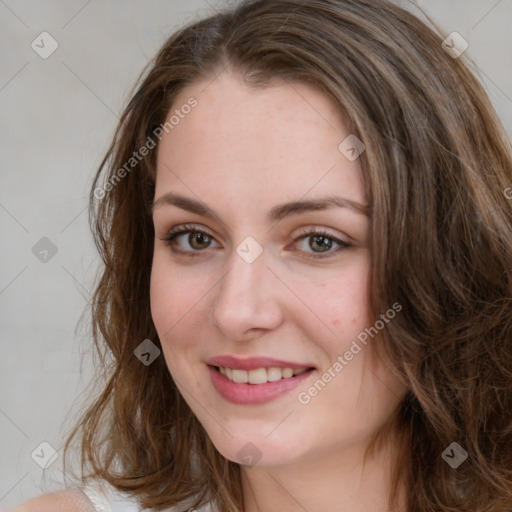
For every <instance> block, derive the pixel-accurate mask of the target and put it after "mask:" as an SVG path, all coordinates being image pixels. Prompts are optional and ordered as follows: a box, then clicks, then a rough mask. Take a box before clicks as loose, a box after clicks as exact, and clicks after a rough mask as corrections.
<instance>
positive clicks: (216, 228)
mask: <svg viewBox="0 0 512 512" xmlns="http://www.w3.org/2000/svg"><path fill="white" fill-rule="evenodd" d="M191 98H194V99H191ZM186 105H189V106H190V105H192V107H190V108H189V107H186ZM169 115H174V118H173V119H172V120H171V123H170V124H169V125H167V129H168V130H167V131H168V133H164V135H163V138H162V141H161V143H160V145H159V148H158V166H157V179H156V191H155V203H154V226H155V233H156V236H155V246H154V259H153V267H152V274H151V311H152V317H153V321H154V323H155V326H156V329H157V332H158V335H159V338H160V341H161V344H162V347H163V355H164V357H165V360H166V363H167V365H168V368H169V370H170V373H171V375H172V377H173V379H174V381H175V382H176V385H177V386H178V388H179V390H180V392H181V394H182V395H183V397H184V399H185V400H186V401H187V403H188V405H189V406H190V408H191V409H192V411H193V412H194V413H195V415H196V416H197V418H198V419H199V421H200V422H201V423H202V425H203V426H204V428H205V430H206V431H207V433H208V435H209V436H210V438H211V440H212V441H213V443H214V444H215V446H216V447H217V449H218V450H219V451H220V452H221V453H222V454H223V455H224V456H225V457H227V458H228V459H231V460H233V461H236V462H242V463H248V464H260V465H278V464H290V463H295V462H304V461H311V460H313V459H314V458H317V457H322V456H330V455H333V454H339V453H341V452H344V453H347V448H349V447H350V449H353V448H354V447H357V446H363V445H366V442H367V440H368V437H369V436H371V435H372V434H373V433H374V431H375V430H376V429H377V428H378V427H379V426H380V425H381V424H382V423H383V422H384V421H385V420H386V419H387V418H388V416H389V414H390V413H391V410H392V409H393V408H394V407H395V406H396V405H397V403H398V402H399V401H400V400H401V398H402V397H403V394H404V390H403V389H401V387H400V386H399V384H398V383H397V382H395V380H394V379H393V378H392V377H391V374H390V372H389V370H388V369H387V367H386V366H385V365H384V364H383V363H382V362H380V363H373V362H372V360H371V359H370V351H371V350H372V349H373V346H374V345H375V344H376V343H379V341H380V340H379V335H378V332H380V330H381V329H382V326H383V325H384V323H387V322H392V321H393V320H392V318H393V317H394V316H395V314H396V311H398V309H399V305H396V304H395V308H393V307H392V305H391V304H390V305H389V308H390V309H389V310H388V312H386V311H381V312H378V313H381V317H380V319H379V316H377V317H376V318H372V317H370V312H369V302H368V301H369V278H370V275H369V271H370V253H369V249H368V241H369V226H370V223H369V218H368V217H367V216H366V215H365V214H364V213H361V212H360V211H358V209H357V207H354V205H361V207H362V208H364V206H366V205H367V198H366V197H365V192H364V187H363V183H362V179H361V169H360V164H359V159H358V158H357V153H358V149H359V150H360V148H358V147H356V146H354V139H353V138H349V139H348V140H347V141H345V139H347V137H349V136H350V135H351V134H350V133H349V132H348V131H347V129H346V128H345V126H344V124H343V122H342V119H341V116H340V115H339V113H338V112H337V109H336V107H335V105H334V104H333V103H332V102H331V101H330V100H329V99H328V98H327V97H326V96H324V95H323V94H321V93H320V92H318V91H316V90H315V89H313V88H310V87H309V86H307V85H304V84H297V83H294V84H288V83H285V82H279V83H278V82H276V84H275V85H274V86H272V87H270V88H267V89H253V88H249V87H248V86H246V85H244V84H243V83H242V82H241V81H240V80H239V78H238V77H237V76H234V75H231V74H228V73H227V72H225V73H222V74H221V75H219V76H218V77H217V78H216V79H215V80H213V81H211V82H202V83H196V84H193V85H191V86H189V87H188V88H186V89H185V90H184V91H182V93H181V94H180V95H179V97H178V98H177V100H176V102H175V104H174V107H173V112H171V113H170V114H169ZM168 119H169V118H168ZM343 141H345V142H344V144H342V145H341V148H340V143H342V142H343ZM352 148H353V150H352ZM328 198H329V199H330V201H331V202H327V199H328ZM171 231H183V233H182V234H175V236H174V237H172V241H165V238H167V237H168V236H169V233H170V232H171ZM370 328H372V329H373V330H372V329H370ZM365 329H367V330H366V331H365ZM292 375H293V376H292ZM247 380H248V381H249V382H246V381H247Z"/></svg>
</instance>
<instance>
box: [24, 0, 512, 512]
mask: <svg viewBox="0 0 512 512" xmlns="http://www.w3.org/2000/svg"><path fill="white" fill-rule="evenodd" d="M444 39H445V38H444V37H440V36H439V35H437V34H436V33H435V32H434V31H432V30H431V29H430V28H428V27H427V26H426V25H425V24H423V22H421V21H419V20H418V19H417V18H416V17H414V16H413V15H412V14H410V13H409V12H407V11H405V10H403V9H401V8H399V7H397V6H396V5H394V4H392V3H390V2H388V1H386V0H378V1H375V0H372V1H370V0H357V1H354V0H313V1H308V2H303V1H300V0H278V1H272V2H269V1H265V0H249V1H245V2H242V3H241V4H240V5H239V6H237V7H235V8H233V9H231V10H229V11H226V12H224V13H222V14H218V15H215V16H212V17H210V18H208V19H205V20H202V21H199V22H196V23H194V24H192V25H190V26H188V27H186V28H184V29H183V30H181V31H179V32H178V33H177V34H175V35H173V36H172V37H171V38H170V39H169V40H168V41H167V42H166V43H165V44H164V46H163V47H162V49H161V50H160V52H159V54H158V55H157V57H156V59H155V60H154V62H153V63H152V64H151V66H150V68H149V70H148V71H147V73H146V75H145V77H144V78H143V80H142V83H141V85H140V86H139V88H138V90H137V92H136V93H135V94H134V96H133V98H132V100H131V101H130V103H129V105H128V106H127V108H126V109H125V111H124V113H123V115H122V117H121V121H120V124H119V129H118V131H117V134H116V137H115V139H114V141H113V142H112V145H111V147H110V149H109V151H108V153H107V155H106V157H105V159H104V161H103V164H102V166H101V168H100V170H99V171H98V174H97V176H96V179H95V181H94V184H93V187H92V191H91V212H92V215H93V229H94V233H95V236H96V242H97V245H98V248H99V250H100V253H101V255H102V257H103V261H104V263H105V270H104V272H103V274H102V277H101V280H100V282H99V284H98V287H97V289H96V293H95V296H94V304H93V327H94V339H95V341H96V344H97V347H98V349H99V352H100V354H102V355H103V363H104V365H105V366H106V367H107V368H108V371H109V374H108V382H107V385H106V386H105V389H104V391H103V393H102V394H101V396H99V397H98V399H97V400H96V401H95V402H94V403H93V404H92V405H91V407H90V408H89V409H88V411H87V412H86V413H85V414H84V416H83V418H82V419H81V421H80V423H79V424H78V425H77V427H76V428H75V430H74V431H73V432H72V433H71V435H70V437H69V439H68V442H67V444H66V448H67V449H68V448H69V445H70V443H71V441H72V440H73V439H74V438H75V436H77V435H79V436H80V440H81V446H82V471H83V475H84V479H83V483H84V484H87V486H84V487H82V489H81V490H80V489H78V488H77V489H69V490H67V491H62V492H60V493H55V494H52V495H45V496H43V497H40V498H36V500H32V502H28V503H26V504H24V505H22V506H21V508H20V510H36V509H37V510H39V511H40V510H46V509H48V510H50V509H51V510H55V509H56V507H57V505H62V506H63V507H67V509H74V510H89V509H90V510H109V509H111V510H113V511H114V512H116V511H129V510H137V505H136V504H137V503H140V504H141V505H142V506H143V507H146V508H151V509H153V510H169V511H171V510H172V511H175V510H196V509H199V510H216V511H242V510H243V511H244V512H255V511H257V510H260V511H265V512H267V511H274V510H280V511H292V510H293V511H295V510H307V511H309V512H314V511H320V510H322V511H339V510H350V511H351V512H359V511H363V510H372V511H374V512H384V511H388V510H393V511H414V512H427V511H429V512H430V511H446V510H454V511H455V510H457V511H477V510H478V511H485V512H491V511H493V512H498V511H500V512H505V511H509V510H511V509H512V430H511V428H510V425H511V424H512V379H511V376H512V375H511V374H512V355H511V350H510V348H511V336H512V321H511V318H512V315H511V313H512V307H511V304H512V301H511V294H512V278H511V277H512V276H511V272H510V268H511V261H512V209H511V204H510V200H509V199H508V197H507V193H506V191H507V190H509V187H510V186H511V184H512V152H511V148H510V143H509V142H508V140H507V137H506V135H505V133H504V130H503V128H502V126H501V124H500V122H499V120H498V117H497V116H496V114H495V112H494V110H493V108H492V106H491V104H490V102H489V100H488V98H487V96H486V94H485V92H484V90H483V89H482V87H481V86H480V85H479V83H478V81H477V80H476V79H475V78H474V76H473V75H472V73H471V72H470V71H469V68H468V66H467V64H466V63H465V62H464V56H462V55H461V54H462V52H463V48H462V47H460V41H459V40H457V39H454V38H452V39H449V38H448V39H447V40H445V41H444V42H443V40H444ZM323 253H325V254H323ZM107 357H111V362H110V363H109V364H107V361H106V359H107ZM86 496H88V497H89V498H86ZM63 509H64V508H63Z"/></svg>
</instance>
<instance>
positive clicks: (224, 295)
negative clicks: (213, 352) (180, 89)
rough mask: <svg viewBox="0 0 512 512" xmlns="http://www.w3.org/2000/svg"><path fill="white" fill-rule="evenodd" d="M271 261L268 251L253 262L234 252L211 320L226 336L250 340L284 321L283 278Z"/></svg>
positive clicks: (216, 296) (220, 284)
mask: <svg viewBox="0 0 512 512" xmlns="http://www.w3.org/2000/svg"><path fill="white" fill-rule="evenodd" d="M267 264H268V262H267V258H266V252H265V251H263V253H262V254H261V255H260V256H259V257H258V258H257V259H256V260H254V261H253V262H252V263H248V262H247V261H245V260H244V259H243V258H241V257H240V256H239V255H238V254H237V253H236V252H235V251H233V255H232V257H231V258H230V260H229V268H228V269H227V271H226V273H225V274H224V277H223V278H222V279H221V281H220V283H219V285H218V287H216V290H217V291H216V295H215V298H214V300H213V304H212V308H211V310H210V320H211V323H212V324H213V325H214V326H215V327H217V328H218V329H220V330H221V331H222V334H223V336H224V337H225V338H227V339H230V340H238V341H244V340H245V341H247V340H249V339H252V338H253V337H254V336H255V335H256V334H261V333H263V332H266V331H269V330H273V329H276V328H277V327H279V325H280V324H281V322H282V320H283V312H282V309H281V306H280V303H279V293H280V288H279V279H277V278H276V276H275V275H274V273H273V272H272V271H271V270H270V269H269V268H267ZM281 291H282V290H281Z"/></svg>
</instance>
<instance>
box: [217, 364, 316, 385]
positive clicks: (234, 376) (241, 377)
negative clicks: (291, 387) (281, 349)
mask: <svg viewBox="0 0 512 512" xmlns="http://www.w3.org/2000/svg"><path fill="white" fill-rule="evenodd" d="M306 370H307V368H299V369H298V370H293V369H292V368H275V367H272V368H258V369H257V370H235V369H233V368H223V367H220V368H219V371H220V373H222V375H225V376H226V377H227V378H228V379H229V380H231V381H233V382H239V383H249V384H265V383H266V382H275V381H276V380H280V379H289V378H290V377H293V376H294V375H299V374H301V373H303V372H305V371H306Z"/></svg>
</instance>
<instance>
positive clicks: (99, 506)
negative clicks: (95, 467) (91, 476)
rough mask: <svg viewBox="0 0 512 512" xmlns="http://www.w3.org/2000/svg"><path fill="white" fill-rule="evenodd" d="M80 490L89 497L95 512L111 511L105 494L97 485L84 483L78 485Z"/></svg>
mask: <svg viewBox="0 0 512 512" xmlns="http://www.w3.org/2000/svg"><path fill="white" fill-rule="evenodd" d="M80 490H81V491H82V492H83V493H84V494H85V495H86V496H87V497H88V498H89V501H90V502H91V503H92V504H93V505H94V510H95V511H96V512H112V507H111V506H110V503H109V500H108V498H107V496H106V495H105V494H104V492H103V491H102V490H101V489H100V488H99V487H93V486H92V485H86V486H84V487H80Z"/></svg>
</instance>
